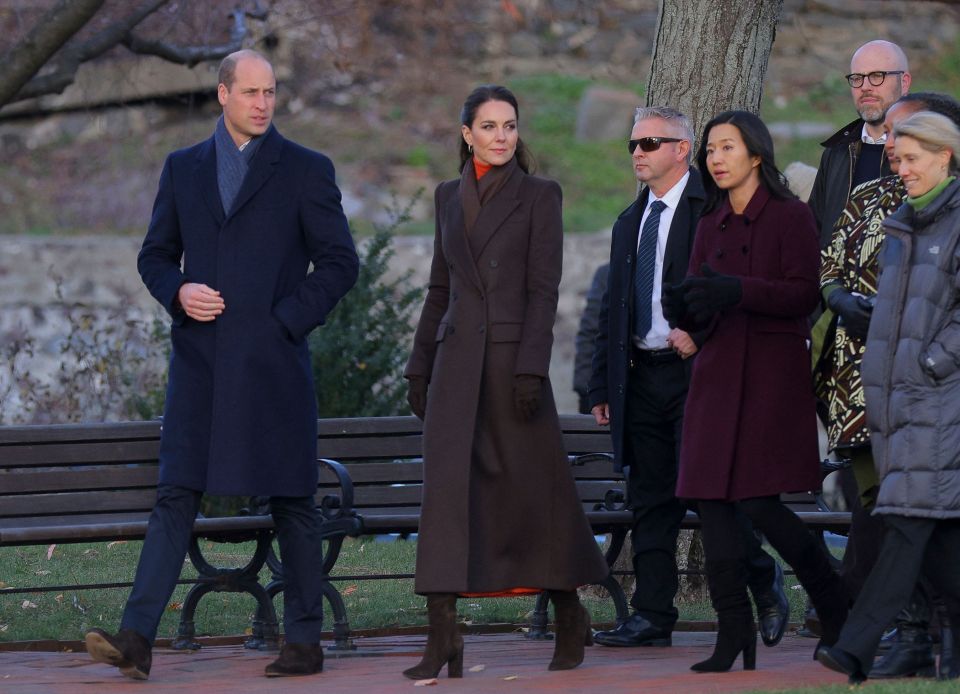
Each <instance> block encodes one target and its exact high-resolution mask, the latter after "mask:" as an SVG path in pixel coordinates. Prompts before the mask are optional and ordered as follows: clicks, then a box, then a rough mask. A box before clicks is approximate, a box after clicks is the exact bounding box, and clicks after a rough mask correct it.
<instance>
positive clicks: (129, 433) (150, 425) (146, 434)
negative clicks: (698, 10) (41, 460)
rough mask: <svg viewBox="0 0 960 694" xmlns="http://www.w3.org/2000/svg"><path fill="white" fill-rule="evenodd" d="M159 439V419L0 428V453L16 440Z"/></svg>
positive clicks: (40, 441) (52, 441)
mask: <svg viewBox="0 0 960 694" xmlns="http://www.w3.org/2000/svg"><path fill="white" fill-rule="evenodd" d="M124 439H125V440H131V441H133V440H137V439H156V440H159V439H160V422H159V420H151V421H147V422H112V423H92V424H48V425H44V426H36V425H26V426H9V427H8V426H5V427H0V455H2V450H3V447H4V446H6V445H8V444H17V443H31V444H32V443H40V444H45V443H66V442H71V441H97V440H104V441H116V440H124Z"/></svg>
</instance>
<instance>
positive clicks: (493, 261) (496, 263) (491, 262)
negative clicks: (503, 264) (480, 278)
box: [490, 260, 500, 267]
mask: <svg viewBox="0 0 960 694" xmlns="http://www.w3.org/2000/svg"><path fill="white" fill-rule="evenodd" d="M499 264H500V263H498V262H497V261H496V260H491V261H490V267H497V266H498V265H499Z"/></svg>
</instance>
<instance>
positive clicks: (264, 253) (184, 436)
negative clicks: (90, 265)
mask: <svg viewBox="0 0 960 694" xmlns="http://www.w3.org/2000/svg"><path fill="white" fill-rule="evenodd" d="M217 95H218V99H219V101H220V104H221V106H222V107H223V117H222V118H221V119H220V120H219V121H218V122H217V127H216V130H215V132H214V135H213V136H212V137H210V138H209V139H208V140H206V141H204V142H201V143H199V144H197V145H194V146H193V147H189V148H187V149H183V150H180V151H177V152H174V153H173V154H171V155H170V156H169V157H168V158H167V161H166V163H165V165H164V167H163V173H162V174H161V176H160V187H159V192H158V193H157V198H156V201H155V203H154V207H153V216H152V219H151V220H150V227H149V229H148V231H147V235H146V238H145V239H144V242H143V247H142V248H141V250H140V255H139V257H138V261H137V265H138V269H139V271H140V275H141V277H142V278H143V281H144V284H145V285H146V286H147V289H149V291H150V293H151V294H152V295H153V296H154V298H156V299H157V301H159V302H160V304H161V305H162V306H163V307H164V308H165V309H166V310H167V311H168V312H169V314H170V316H171V318H172V327H171V340H172V344H173V350H172V355H171V358H170V374H169V385H168V388H167V398H166V406H165V411H164V418H163V433H162V436H161V443H160V486H159V488H158V492H157V504H156V507H155V508H154V510H153V513H152V515H151V517H150V521H149V525H148V528H147V534H146V539H145V541H144V546H143V550H142V552H141V555H140V563H139V566H138V567H137V574H136V578H135V580H134V586H133V590H132V592H131V594H130V598H129V600H128V602H127V604H126V607H125V609H124V613H123V618H122V620H121V624H120V631H119V632H118V633H117V634H116V635H112V634H109V633H107V632H105V631H103V630H100V629H93V630H91V631H90V632H88V634H87V637H86V643H87V650H88V651H89V652H90V654H91V655H92V656H93V658H94V659H95V660H98V661H101V662H106V663H109V664H111V665H116V666H117V667H119V668H120V671H121V672H122V673H123V674H124V675H127V676H128V677H132V678H135V679H146V678H147V676H148V675H149V672H150V662H151V656H150V649H151V647H152V644H153V641H154V639H155V637H156V632H157V625H158V624H159V621H160V617H161V615H162V614H163V610H164V608H165V607H166V605H167V603H168V601H169V599H170V596H171V594H172V592H173V589H174V587H175V585H176V581H177V579H178V577H179V575H180V569H181V568H182V566H183V560H184V557H185V555H186V551H187V546H188V543H189V539H190V534H191V528H192V526H193V521H194V518H195V517H196V514H197V510H198V508H199V504H200V497H201V495H202V493H203V492H208V493H211V494H224V495H260V496H269V497H270V502H271V510H272V513H273V518H274V521H275V523H276V527H277V534H278V540H279V544H280V553H281V558H282V560H283V566H284V578H285V580H286V587H285V590H284V617H283V622H284V632H285V641H286V642H285V644H284V646H283V649H282V650H281V653H280V657H279V659H278V660H276V661H275V662H273V663H271V664H270V665H268V666H267V669H266V674H267V675H268V676H279V675H304V674H311V673H314V672H319V671H320V670H321V669H322V667H323V651H322V650H321V648H320V630H321V628H322V625H323V616H322V597H323V596H322V594H321V591H320V583H319V582H318V581H317V576H318V575H319V570H320V566H321V563H322V556H321V541H320V536H319V532H318V531H319V523H318V518H317V515H316V513H315V509H314V502H313V496H314V494H315V493H316V489H317V464H316V441H317V430H316V426H317V407H316V400H315V395H314V386H313V378H312V375H311V368H310V354H309V350H308V347H307V343H306V337H307V334H308V333H309V332H310V331H311V330H313V329H314V328H315V327H317V326H318V325H321V324H322V323H323V322H324V320H325V319H326V316H327V314H328V313H329V312H330V310H331V309H333V307H334V306H335V305H336V303H337V301H339V300H340V298H341V297H343V295H344V294H346V293H347V291H349V289H350V288H351V287H352V286H353V284H354V282H355V281H356V278H357V270H358V260H357V254H356V250H355V248H354V244H353V240H352V239H351V236H350V232H349V229H348V227H347V220H346V218H345V217H344V215H343V211H342V209H341V206H340V191H339V189H338V188H337V185H336V183H335V180H334V169H333V165H332V164H331V162H330V160H329V159H328V158H327V157H325V156H324V155H322V154H319V153H317V152H313V151H311V150H308V149H306V148H304V147H301V146H299V145H297V144H295V143H293V142H291V141H289V140H286V139H284V138H283V137H282V136H281V135H280V133H278V132H277V130H276V129H275V128H274V127H273V125H272V124H271V121H272V117H273V110H274V104H275V99H276V80H275V77H274V73H273V68H272V66H271V65H270V63H269V62H268V61H267V60H266V58H264V57H263V56H262V55H260V54H258V53H256V52H254V51H250V50H244V51H239V52H237V53H233V54H231V55H229V56H227V57H226V58H225V59H224V61H223V63H222V65H221V67H220V75H219V85H218V87H217ZM311 265H312V267H311Z"/></svg>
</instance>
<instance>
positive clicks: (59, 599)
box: [54, 593, 63, 605]
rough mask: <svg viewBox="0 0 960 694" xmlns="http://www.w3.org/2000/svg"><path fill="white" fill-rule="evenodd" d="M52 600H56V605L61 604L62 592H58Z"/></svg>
mask: <svg viewBox="0 0 960 694" xmlns="http://www.w3.org/2000/svg"><path fill="white" fill-rule="evenodd" d="M54 600H56V601H57V604H58V605H62V604H63V593H60V594H59V595H58V596H57V597H55V598H54Z"/></svg>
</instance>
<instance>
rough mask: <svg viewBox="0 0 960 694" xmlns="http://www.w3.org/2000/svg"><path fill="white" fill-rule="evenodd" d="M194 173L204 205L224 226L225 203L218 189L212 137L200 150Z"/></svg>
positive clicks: (215, 155)
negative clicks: (221, 199)
mask: <svg viewBox="0 0 960 694" xmlns="http://www.w3.org/2000/svg"><path fill="white" fill-rule="evenodd" d="M194 173H195V175H196V177H197V182H198V183H197V187H198V188H199V189H200V195H201V196H202V197H203V201H204V203H206V205H207V207H208V208H210V212H211V213H212V214H213V218H214V219H215V220H216V221H217V224H223V218H224V214H223V203H222V202H221V201H220V189H219V188H218V187H217V149H216V146H215V145H214V139H213V138H212V137H211V138H210V139H209V140H207V141H206V142H204V143H203V147H201V148H200V151H199V153H198V154H197V159H196V166H195V168H194Z"/></svg>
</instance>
